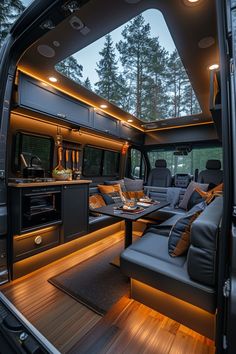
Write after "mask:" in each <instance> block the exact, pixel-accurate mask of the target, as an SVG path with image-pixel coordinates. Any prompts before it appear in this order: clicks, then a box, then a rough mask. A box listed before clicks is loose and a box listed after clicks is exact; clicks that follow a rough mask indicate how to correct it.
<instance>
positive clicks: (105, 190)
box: [97, 184, 123, 198]
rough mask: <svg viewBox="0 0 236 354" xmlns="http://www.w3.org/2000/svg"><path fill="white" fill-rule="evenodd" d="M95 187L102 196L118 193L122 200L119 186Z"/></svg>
mask: <svg viewBox="0 0 236 354" xmlns="http://www.w3.org/2000/svg"><path fill="white" fill-rule="evenodd" d="M97 187H98V189H99V192H100V193H102V194H111V193H115V192H118V193H119V194H120V196H121V198H123V195H122V191H121V186H120V184H113V185H109V186H107V185H104V184H98V186H97Z"/></svg>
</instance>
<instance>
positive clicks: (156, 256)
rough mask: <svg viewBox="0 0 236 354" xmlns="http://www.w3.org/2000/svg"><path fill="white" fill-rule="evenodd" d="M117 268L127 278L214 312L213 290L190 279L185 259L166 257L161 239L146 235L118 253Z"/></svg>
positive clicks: (163, 239)
mask: <svg viewBox="0 0 236 354" xmlns="http://www.w3.org/2000/svg"><path fill="white" fill-rule="evenodd" d="M120 266H121V271H122V272H123V273H124V274H125V275H127V276H129V277H131V278H134V279H137V280H139V281H141V282H143V283H145V284H148V285H150V286H152V287H154V288H157V289H159V290H161V291H164V292H166V293H168V294H170V295H173V296H176V297H178V298H179V299H182V300H184V301H187V302H189V303H192V304H193V305H195V306H198V307H201V308H203V309H205V310H207V311H209V312H212V313H214V311H215V290H214V289H213V288H212V287H209V286H205V285H202V284H200V283H197V282H194V281H192V280H191V279H190V277H189V275H188V272H187V269H186V257H176V258H172V257H170V256H169V254H168V238H167V237H165V236H161V235H156V234H151V233H147V234H146V235H145V236H144V237H143V238H142V239H141V240H139V241H137V242H135V243H134V244H132V245H131V246H130V247H128V248H127V249H125V250H124V251H123V252H122V254H121V259H120Z"/></svg>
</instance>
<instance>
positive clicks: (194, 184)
mask: <svg viewBox="0 0 236 354" xmlns="http://www.w3.org/2000/svg"><path fill="white" fill-rule="evenodd" d="M195 188H200V189H201V190H203V191H204V192H206V191H207V188H208V184H204V183H197V182H193V181H192V182H191V183H190V184H189V185H188V188H187V189H186V192H185V193H184V197H183V200H182V201H181V202H180V203H179V208H182V209H184V210H187V208H188V201H189V199H190V197H191V195H192V194H193V191H194V189H195Z"/></svg>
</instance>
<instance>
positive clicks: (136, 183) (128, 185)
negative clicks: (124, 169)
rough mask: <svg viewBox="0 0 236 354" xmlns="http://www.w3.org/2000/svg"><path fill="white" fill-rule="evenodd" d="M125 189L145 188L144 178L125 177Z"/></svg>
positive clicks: (136, 189)
mask: <svg viewBox="0 0 236 354" xmlns="http://www.w3.org/2000/svg"><path fill="white" fill-rule="evenodd" d="M124 183H125V190H126V191H127V192H133V191H142V190H143V180H142V179H131V178H126V177H125V178H124Z"/></svg>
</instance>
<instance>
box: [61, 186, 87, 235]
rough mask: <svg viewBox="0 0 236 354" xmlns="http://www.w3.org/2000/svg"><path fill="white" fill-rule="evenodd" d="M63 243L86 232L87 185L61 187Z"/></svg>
mask: <svg viewBox="0 0 236 354" xmlns="http://www.w3.org/2000/svg"><path fill="white" fill-rule="evenodd" d="M63 206H64V213H63V229H64V241H65V242H66V241H70V240H72V239H74V238H77V237H78V236H82V235H84V234H86V233H87V232H88V185H87V184H83V185H67V186H64V187H63Z"/></svg>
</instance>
